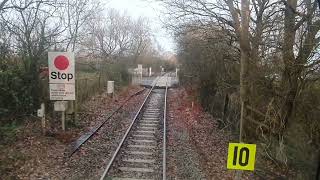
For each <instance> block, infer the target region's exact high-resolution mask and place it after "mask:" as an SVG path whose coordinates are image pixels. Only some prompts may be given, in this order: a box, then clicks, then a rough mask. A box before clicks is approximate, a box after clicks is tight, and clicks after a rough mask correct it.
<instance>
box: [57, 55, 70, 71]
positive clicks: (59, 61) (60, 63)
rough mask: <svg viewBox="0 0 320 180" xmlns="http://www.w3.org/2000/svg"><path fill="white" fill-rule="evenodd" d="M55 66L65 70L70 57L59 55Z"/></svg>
mask: <svg viewBox="0 0 320 180" xmlns="http://www.w3.org/2000/svg"><path fill="white" fill-rule="evenodd" d="M54 66H55V67H56V68H57V69H59V70H65V69H67V68H68V66H69V59H68V58H67V57H65V56H63V55H59V56H57V57H56V58H55V59H54Z"/></svg>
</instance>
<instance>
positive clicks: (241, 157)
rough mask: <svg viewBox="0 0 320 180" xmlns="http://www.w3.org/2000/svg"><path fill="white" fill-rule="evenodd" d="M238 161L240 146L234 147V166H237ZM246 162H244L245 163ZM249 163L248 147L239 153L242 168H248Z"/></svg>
mask: <svg viewBox="0 0 320 180" xmlns="http://www.w3.org/2000/svg"><path fill="white" fill-rule="evenodd" d="M244 152H245V158H244V159H243V153H244ZM237 160H238V146H235V147H234V150H233V165H234V166H236V165H237ZM243 160H244V162H243ZM248 163H249V149H248V148H246V147H243V148H241V149H240V152H239V165H240V166H247V165H248Z"/></svg>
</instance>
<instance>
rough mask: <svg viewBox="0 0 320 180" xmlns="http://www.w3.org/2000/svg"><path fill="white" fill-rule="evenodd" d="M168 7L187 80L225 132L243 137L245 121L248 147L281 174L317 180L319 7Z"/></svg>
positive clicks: (198, 0) (198, 1)
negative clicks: (251, 145) (291, 172)
mask: <svg viewBox="0 0 320 180" xmlns="http://www.w3.org/2000/svg"><path fill="white" fill-rule="evenodd" d="M162 2H163V3H164V6H165V7H166V8H167V9H168V10H169V13H168V16H167V17H168V20H167V22H168V27H169V28H170V29H171V30H173V31H174V32H175V33H176V37H177V39H178V43H179V48H178V49H179V61H180V63H181V76H180V77H181V80H182V81H183V82H185V83H187V82H188V83H190V84H191V85H193V87H194V88H195V89H196V90H197V91H196V92H198V94H199V100H200V101H201V103H202V104H203V106H204V107H205V108H206V109H207V110H208V111H210V112H211V113H212V114H214V115H215V116H216V117H217V118H219V121H220V126H221V128H224V129H226V128H228V129H230V130H231V132H233V134H235V135H237V136H238V135H239V120H240V119H242V117H243V122H244V126H243V141H244V142H248V143H256V144H258V153H260V154H261V155H262V157H263V158H266V159H269V160H271V162H273V163H274V164H275V165H276V167H278V169H277V171H279V170H280V169H283V168H285V169H287V170H288V169H293V170H294V171H295V172H296V173H297V175H296V177H295V178H297V179H314V178H315V174H316V167H317V166H318V164H319V163H320V162H317V161H318V156H319V152H320V151H319V149H320V141H319V140H320V137H319V133H320V128H319V125H320V122H319V118H318V117H319V112H320V109H319V105H320V104H319V97H320V91H319V85H320V82H319V79H320V78H319V77H320V76H319V75H320V71H319V62H320V61H319V45H320V37H319V32H320V20H319V18H318V17H319V15H320V14H319V10H318V8H317V7H318V4H317V3H318V2H317V1H316V0H313V1H308V0H307V1H305V0H301V1H295V0H293V1H291V0H288V1H265V0H262V1H247V0H244V1H241V2H240V1H233V0H226V1H217V2H211V1H206V0H195V1H191V0H190V1H189V0H188V1H180V0H178V1H171V0H162ZM241 106H243V111H242V112H241V111H240V110H241ZM241 115H242V116H241ZM258 162H259V161H258ZM280 167H281V168H280ZM259 168H265V166H263V165H260V166H259ZM265 171H267V170H265ZM286 172H287V173H288V172H289V171H286Z"/></svg>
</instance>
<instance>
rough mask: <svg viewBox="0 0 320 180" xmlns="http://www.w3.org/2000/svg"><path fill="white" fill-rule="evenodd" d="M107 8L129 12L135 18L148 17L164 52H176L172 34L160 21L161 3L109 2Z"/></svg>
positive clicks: (141, 0) (116, 0)
mask: <svg viewBox="0 0 320 180" xmlns="http://www.w3.org/2000/svg"><path fill="white" fill-rule="evenodd" d="M106 8H114V9H118V10H120V11H122V12H127V13H128V15H130V16H132V17H133V18H137V17H139V16H142V17H146V18H148V19H149V21H150V25H151V29H152V33H153V34H154V36H155V38H156V39H157V41H158V42H159V44H160V45H161V47H162V49H163V50H164V51H170V52H174V49H175V45H174V41H173V38H172V36H171V35H170V33H168V32H167V31H166V29H165V28H163V25H162V23H161V21H160V18H159V17H160V16H161V13H160V10H161V9H162V8H161V6H160V5H159V3H157V2H154V1H151V0H109V1H108V2H107V3H106Z"/></svg>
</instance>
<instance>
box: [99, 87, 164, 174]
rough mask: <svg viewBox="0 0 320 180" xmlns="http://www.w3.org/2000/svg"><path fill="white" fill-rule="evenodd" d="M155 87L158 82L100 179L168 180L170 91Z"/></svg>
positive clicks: (152, 88)
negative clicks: (167, 140) (167, 107)
mask: <svg viewBox="0 0 320 180" xmlns="http://www.w3.org/2000/svg"><path fill="white" fill-rule="evenodd" d="M162 83H163V82H162ZM155 87H156V83H155V84H154V85H153V86H152V87H151V89H150V91H149V93H148V95H147V97H146V98H145V100H144V102H143V104H142V105H141V107H140V109H139V111H138V112H137V114H136V115H135V117H134V119H133V121H132V123H131V124H130V126H129V128H128V129H127V131H126V133H125V135H124V136H123V138H122V140H121V142H120V143H119V146H118V147H117V149H116V151H115V152H114V154H113V156H112V158H111V160H110V161H109V163H108V165H107V167H106V168H105V170H104V172H103V174H102V176H101V178H100V180H104V179H116V180H136V179H166V129H165V127H166V96H167V89H168V88H167V86H165V88H161V89H157V88H155Z"/></svg>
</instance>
